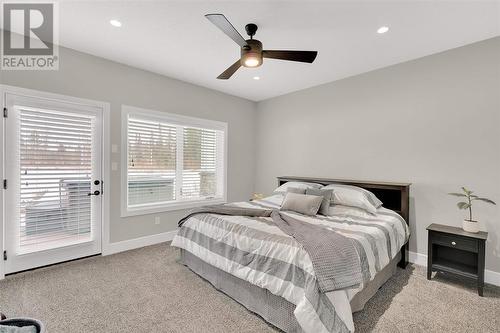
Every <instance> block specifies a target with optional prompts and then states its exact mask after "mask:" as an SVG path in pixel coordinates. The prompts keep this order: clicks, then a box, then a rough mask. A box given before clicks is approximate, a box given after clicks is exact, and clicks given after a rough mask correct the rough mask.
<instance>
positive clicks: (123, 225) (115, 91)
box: [0, 48, 255, 242]
mask: <svg viewBox="0 0 500 333" xmlns="http://www.w3.org/2000/svg"><path fill="white" fill-rule="evenodd" d="M60 59H61V62H60V69H59V71H2V72H0V83H2V84H8V85H13V86H18V87H24V88H30V89H37V90H43V91H48V92H53V93H58V94H64V95H70V96H75V97H80V98H88V99H94V100H99V101H103V102H109V103H111V123H112V126H111V143H114V144H118V145H119V147H121V138H120V135H121V134H120V124H121V122H120V117H121V115H120V113H121V105H122V104H126V105H132V106H137V107H142V108H147V109H153V110H159V111H166V112H172V113H179V114H183V115H187V116H194V117H200V118H206V119H213V120H219V121H224V122H227V123H228V141H229V142H228V199H229V200H232V201H234V200H247V199H248V198H249V196H250V195H251V193H252V191H253V186H254V182H253V174H254V164H253V163H254V157H255V147H254V136H255V103H253V102H250V101H247V100H244V99H241V98H237V97H234V96H229V95H226V94H223V93H219V92H216V91H213V90H210V89H206V88H202V87H199V86H195V85H192V84H189V83H185V82H182V81H178V80H174V79H170V78H167V77H164V76H160V75H156V74H153V73H150V72H146V71H142V70H139V69H135V68H132V67H128V66H125V65H121V64H118V63H115V62H112V61H108V60H105V59H102V58H98V57H94V56H91V55H88V54H84V53H80V52H76V51H74V50H70V49H66V48H60ZM193 70H195V69H193ZM110 151H111V148H110ZM112 161H114V162H117V163H120V154H119V153H114V154H112ZM249 175H250V176H249ZM111 177H112V179H111V211H110V214H111V221H110V237H111V241H112V242H117V241H122V240H127V239H132V238H137V237H141V236H146V235H151V234H157V233H161V232H165V231H170V230H175V228H176V223H177V221H178V218H179V217H180V216H181V215H182V214H183V211H174V212H168V213H163V214H152V215H144V216H136V217H130V218H120V190H121V186H120V171H119V170H118V171H111ZM154 216H160V217H161V223H160V225H155V224H154Z"/></svg>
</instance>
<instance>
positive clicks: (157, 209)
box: [121, 199, 226, 217]
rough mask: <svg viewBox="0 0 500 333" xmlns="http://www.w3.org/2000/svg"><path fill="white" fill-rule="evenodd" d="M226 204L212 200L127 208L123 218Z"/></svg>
mask: <svg viewBox="0 0 500 333" xmlns="http://www.w3.org/2000/svg"><path fill="white" fill-rule="evenodd" d="M223 203H226V200H225V199H210V200H203V201H186V202H176V203H172V204H167V205H161V206H160V205H159V206H150V207H137V208H125V209H122V212H121V217H129V216H139V215H147V214H154V213H164V212H169V211H176V210H183V209H190V208H196V207H202V206H207V205H217V204H223Z"/></svg>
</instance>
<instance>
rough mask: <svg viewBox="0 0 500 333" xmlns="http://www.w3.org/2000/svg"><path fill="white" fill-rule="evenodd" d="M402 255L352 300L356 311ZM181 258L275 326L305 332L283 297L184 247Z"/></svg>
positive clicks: (187, 264) (182, 261)
mask: <svg viewBox="0 0 500 333" xmlns="http://www.w3.org/2000/svg"><path fill="white" fill-rule="evenodd" d="M400 256H401V254H400V253H398V255H397V256H396V257H395V258H394V259H393V260H392V261H391V262H390V263H389V265H387V266H386V267H385V268H384V269H383V270H382V271H380V272H379V273H378V274H377V275H376V276H375V278H374V279H373V280H372V281H370V282H369V283H368V284H367V286H366V287H365V288H364V289H363V290H362V291H361V292H359V293H358V294H356V296H354V298H353V299H352V300H351V308H352V311H353V312H357V311H360V310H362V309H363V308H364V306H365V304H366V302H368V300H370V298H372V297H373V295H375V293H376V292H377V290H378V289H379V288H380V287H381V286H382V285H383V284H384V283H385V282H386V281H387V280H388V279H389V278H390V277H391V276H393V275H394V274H395V273H396V270H397V263H398V261H399V259H400ZM179 260H180V262H181V263H182V264H184V265H186V266H187V267H188V268H189V269H191V270H192V271H193V272H194V273H196V274H198V275H199V276H201V277H202V278H204V279H205V280H207V281H208V282H210V283H211V284H212V285H213V286H214V287H215V288H216V289H217V290H220V291H222V292H223V293H225V294H226V295H228V296H229V297H231V298H232V299H234V300H235V301H237V302H238V303H240V304H241V305H243V306H244V307H245V308H247V309H248V310H250V311H252V312H254V313H256V314H257V315H259V316H260V317H262V318H263V319H264V320H265V321H267V322H268V323H270V324H272V325H273V326H275V327H277V328H279V329H281V330H283V331H285V332H287V333H295V332H303V331H302V329H301V327H300V325H299V323H298V322H297V320H296V319H295V316H294V314H293V311H294V310H295V305H294V304H292V303H290V302H288V301H287V300H285V299H284V298H283V297H280V296H277V295H274V294H272V293H271V292H270V291H268V290H267V289H263V288H260V287H257V286H255V285H253V284H251V283H249V282H247V281H245V280H242V279H240V278H237V277H235V276H233V275H231V274H229V273H226V272H224V271H222V270H220V269H218V268H216V267H214V266H212V265H209V264H207V263H205V262H204V261H203V260H201V259H199V258H198V257H196V256H194V255H192V254H191V253H189V252H188V251H185V250H183V249H180V259H179Z"/></svg>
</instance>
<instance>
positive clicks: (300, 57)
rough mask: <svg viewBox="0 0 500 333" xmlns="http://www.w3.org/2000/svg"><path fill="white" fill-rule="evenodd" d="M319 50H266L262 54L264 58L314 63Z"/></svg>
mask: <svg viewBox="0 0 500 333" xmlns="http://www.w3.org/2000/svg"><path fill="white" fill-rule="evenodd" d="M317 55H318V52H317V51H285V50H264V51H262V56H263V57H264V58H271V59H280V60H289V61H300V62H308V63H312V62H313V61H314V59H316V56H317Z"/></svg>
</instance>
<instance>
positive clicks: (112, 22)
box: [109, 20, 122, 28]
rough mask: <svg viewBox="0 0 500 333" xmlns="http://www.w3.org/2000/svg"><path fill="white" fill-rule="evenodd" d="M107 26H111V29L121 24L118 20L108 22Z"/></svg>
mask: <svg viewBox="0 0 500 333" xmlns="http://www.w3.org/2000/svg"><path fill="white" fill-rule="evenodd" d="M109 24H111V25H112V26H113V27H117V28H119V27H121V26H122V23H121V22H120V21H118V20H110V21H109Z"/></svg>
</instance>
